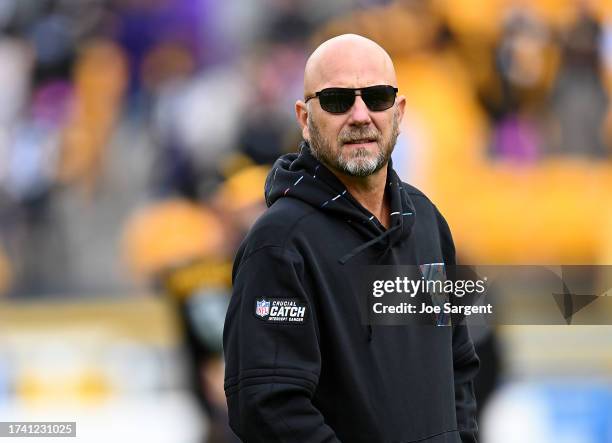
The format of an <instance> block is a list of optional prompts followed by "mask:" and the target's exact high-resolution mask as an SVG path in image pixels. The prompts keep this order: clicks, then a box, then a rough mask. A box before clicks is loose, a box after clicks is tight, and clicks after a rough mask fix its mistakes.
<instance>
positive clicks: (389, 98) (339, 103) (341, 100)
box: [305, 85, 397, 114]
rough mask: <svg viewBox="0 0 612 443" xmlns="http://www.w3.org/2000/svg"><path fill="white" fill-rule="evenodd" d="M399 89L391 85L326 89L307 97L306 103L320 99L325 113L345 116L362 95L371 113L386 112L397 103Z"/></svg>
mask: <svg viewBox="0 0 612 443" xmlns="http://www.w3.org/2000/svg"><path fill="white" fill-rule="evenodd" d="M396 94H397V88H394V87H393V86H389V85H376V86H368V87H367V88H325V89H322V90H320V91H319V92H316V93H315V94H314V95H310V96H308V97H306V100H305V103H308V100H310V99H312V98H317V97H318V99H319V104H320V105H321V108H323V110H324V111H327V112H329V113H331V114H344V113H345V112H346V111H348V110H349V109H351V108H352V107H353V104H354V103H355V96H356V95H360V96H361V99H362V100H363V101H364V103H365V104H366V106H367V107H368V109H369V110H370V111H373V112H379V111H386V110H387V109H389V108H390V107H391V106H393V104H394V103H395V96H396Z"/></svg>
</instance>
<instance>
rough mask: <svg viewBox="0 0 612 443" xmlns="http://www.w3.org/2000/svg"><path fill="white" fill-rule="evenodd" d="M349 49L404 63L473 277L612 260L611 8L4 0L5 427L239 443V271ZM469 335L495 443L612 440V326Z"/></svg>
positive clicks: (426, 174)
mask: <svg viewBox="0 0 612 443" xmlns="http://www.w3.org/2000/svg"><path fill="white" fill-rule="evenodd" d="M346 32H355V33H359V34H362V35H364V36H367V37H369V38H372V39H374V40H375V41H377V42H378V43H380V44H381V45H382V46H384V47H385V48H386V49H387V50H388V51H389V53H390V54H391V56H392V57H393V59H394V62H395V66H396V70H397V73H398V80H399V89H400V93H401V94H403V95H405V96H406V98H407V112H406V115H405V118H404V121H403V124H402V134H401V136H400V138H399V140H398V146H397V148H396V151H395V153H394V165H395V167H396V169H397V170H398V172H399V173H400V176H402V178H403V179H404V180H405V181H407V182H410V183H411V184H414V185H415V186H417V187H419V188H420V189H421V190H423V191H424V192H425V193H426V194H427V195H428V196H429V197H430V198H431V199H432V200H433V201H434V202H435V203H436V204H437V206H438V207H439V208H440V210H441V212H442V213H443V214H444V215H445V216H446V218H447V220H448V222H449V224H450V226H451V229H452V231H453V234H454V238H455V243H456V245H457V251H458V255H459V258H460V260H461V261H462V262H463V263H470V264H499V263H502V264H598V265H605V264H608V265H610V264H612V113H611V112H610V104H609V97H610V93H611V92H612V90H611V88H612V2H609V1H600V2H596V1H579V0H537V1H536V0H533V1H527V0H453V1H450V0H430V1H425V0H423V1H417V0H412V1H411V0H398V1H385V0H335V1H333V2H330V1H327V0H308V1H306V0H232V1H226V2H224V1H221V0H2V2H0V420H2V421H10V420H18V421H26V420H46V421H49V420H62V421H77V435H78V439H79V440H82V441H105V442H106V441H108V440H109V439H110V438H112V439H113V440H114V441H150V442H158V441H159V442H204V441H208V442H233V441H235V440H234V439H233V437H232V436H231V432H230V431H229V429H228V428H227V425H226V415H225V414H226V412H225V398H224V394H223V363H222V361H223V360H222V349H221V334H222V328H223V320H224V313H225V309H226V307H227V303H228V297H229V295H230V293H231V265H232V260H233V254H234V252H235V250H236V248H237V246H238V245H239V243H240V241H241V239H242V237H243V235H244V234H245V233H246V232H247V230H248V228H249V226H250V225H251V224H252V223H253V221H254V220H255V219H256V217H257V216H258V215H259V214H260V213H261V211H262V210H263V209H264V208H265V204H264V202H263V182H264V179H265V176H266V174H267V172H268V170H269V168H270V165H271V163H272V162H273V161H274V160H275V159H276V158H277V157H278V156H279V155H280V154H282V153H285V152H291V151H295V150H296V149H297V143H298V142H299V140H300V133H299V131H298V129H297V128H298V126H297V124H296V122H295V120H294V115H293V105H294V103H295V100H296V99H298V98H300V97H301V95H302V75H303V66H304V62H305V60H306V57H307V56H308V54H309V53H310V52H311V50H312V49H313V48H314V47H316V46H317V45H318V44H319V43H320V42H322V41H323V40H325V39H327V38H329V37H332V36H334V35H338V34H341V33H346ZM473 336H474V339H475V341H476V343H477V347H478V351H479V353H480V355H481V359H482V367H483V369H482V371H481V374H480V376H479V379H478V380H477V384H476V390H477V395H478V400H479V404H480V414H481V417H480V426H481V435H480V437H481V439H482V440H483V441H484V442H502V443H507V442H508V443H509V442H572V443H600V442H612V329H611V328H610V327H608V326H581V327H578V326H569V327H556V326H531V327H526V326H521V327H518V326H515V327H510V326H507V327H499V328H495V329H483V328H481V329H479V330H476V331H473ZM67 441H68V440H67ZM72 441H74V440H72Z"/></svg>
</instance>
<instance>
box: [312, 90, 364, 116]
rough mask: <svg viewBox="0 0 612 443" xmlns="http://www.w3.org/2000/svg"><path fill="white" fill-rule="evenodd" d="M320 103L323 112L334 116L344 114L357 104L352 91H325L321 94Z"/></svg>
mask: <svg viewBox="0 0 612 443" xmlns="http://www.w3.org/2000/svg"><path fill="white" fill-rule="evenodd" d="M319 102H320V103H321V108H323V110H325V111H327V112H330V113H332V114H344V113H345V112H346V111H348V110H349V109H351V106H353V103H354V102H355V93H354V92H353V91H352V90H350V89H349V90H332V89H330V90H324V91H321V93H320V94H319Z"/></svg>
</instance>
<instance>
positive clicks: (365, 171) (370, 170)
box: [308, 112, 399, 177]
mask: <svg viewBox="0 0 612 443" xmlns="http://www.w3.org/2000/svg"><path fill="white" fill-rule="evenodd" d="M398 126H399V118H398V115H397V112H396V113H395V114H394V117H393V128H392V130H391V135H390V137H389V139H388V140H386V141H385V140H380V139H378V143H382V147H381V148H380V149H379V150H378V154H377V155H376V156H375V157H370V156H369V153H368V151H367V150H366V149H364V148H356V149H355V152H354V153H353V155H352V156H351V158H349V159H345V158H343V157H342V155H334V153H333V152H332V146H331V143H329V141H328V140H326V139H325V138H324V137H323V136H322V135H321V133H320V132H319V128H318V126H317V125H316V124H315V123H314V121H312V119H311V118H310V114H309V115H308V132H309V134H310V140H309V142H310V148H311V149H310V150H311V152H312V155H313V156H314V157H315V158H316V159H317V160H319V161H320V162H321V163H323V164H324V165H326V166H328V167H331V168H332V169H335V170H337V171H339V172H341V173H343V174H345V175H348V176H351V177H367V176H369V175H372V174H374V173H376V172H378V171H379V170H380V169H382V168H383V167H384V166H386V165H387V163H388V162H389V158H390V157H391V154H392V153H393V149H394V147H395V143H396V142H397V137H398V135H399V131H398ZM354 138H355V139H357V138H366V137H364V136H363V134H357V135H356V136H355V137H354ZM340 149H342V148H340Z"/></svg>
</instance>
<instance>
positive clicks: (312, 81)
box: [304, 34, 397, 96]
mask: <svg viewBox="0 0 612 443" xmlns="http://www.w3.org/2000/svg"><path fill="white" fill-rule="evenodd" d="M374 84H388V85H393V86H396V87H397V79H396V77H395V68H394V67H393V61H392V60H391V57H390V56H389V54H388V53H387V51H385V50H384V49H383V48H382V47H381V46H380V45H379V44H378V43H376V42H374V41H372V40H370V39H367V38H365V37H362V36H360V35H356V34H343V35H339V36H337V37H334V38H331V39H329V40H327V41H325V42H323V43H322V44H321V45H319V47H317V49H315V50H314V52H313V53H312V54H311V55H310V57H309V58H308V61H307V62H306V68H305V69H304V96H308V95H311V94H313V93H314V92H316V91H319V90H320V89H323V88H326V87H331V86H339V87H346V88H358V87H365V86H371V85H374Z"/></svg>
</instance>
